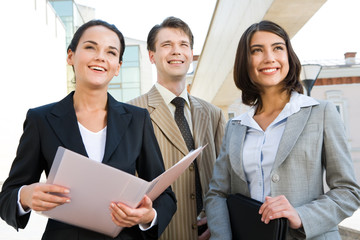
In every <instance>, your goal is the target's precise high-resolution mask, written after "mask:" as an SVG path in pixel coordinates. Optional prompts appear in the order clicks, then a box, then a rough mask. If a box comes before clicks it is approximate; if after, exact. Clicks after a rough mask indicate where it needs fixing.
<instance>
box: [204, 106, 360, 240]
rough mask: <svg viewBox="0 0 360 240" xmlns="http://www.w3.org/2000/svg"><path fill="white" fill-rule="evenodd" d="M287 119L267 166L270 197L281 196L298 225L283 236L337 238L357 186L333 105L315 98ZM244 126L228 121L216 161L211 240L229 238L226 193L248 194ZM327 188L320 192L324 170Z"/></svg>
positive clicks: (209, 199) (355, 201)
mask: <svg viewBox="0 0 360 240" xmlns="http://www.w3.org/2000/svg"><path fill="white" fill-rule="evenodd" d="M319 102H320V104H319V105H315V106H310V107H304V108H301V110H300V111H299V112H297V113H295V114H293V115H292V116H290V117H289V118H288V119H287V123H286V127H285V131H284V133H283V136H282V139H281V141H280V144H279V148H278V151H277V154H276V157H275V162H274V165H273V168H272V171H271V196H278V195H285V196H286V198H287V199H288V200H289V202H290V203H291V204H292V205H293V207H295V209H296V210H297V212H298V214H299V216H300V218H301V220H302V224H303V227H302V228H300V229H298V230H293V229H290V230H289V231H288V234H287V238H286V239H341V238H340V235H339V232H338V227H337V225H338V223H339V222H341V221H342V220H343V219H345V218H346V217H349V216H351V215H352V214H353V212H354V211H355V210H356V209H357V208H358V207H359V204H360V200H359V199H360V197H359V194H360V192H359V191H360V190H359V186H358V184H357V183H356V180H355V174H354V170H353V163H352V160H351V156H350V153H349V150H348V146H347V140H346V136H345V131H344V127H343V125H342V122H341V119H340V116H339V114H338V112H337V110H336V108H335V106H334V105H333V104H331V103H329V102H325V101H319ZM246 130H247V127H246V126H244V125H242V124H241V122H240V121H239V120H233V121H229V122H228V124H227V126H226V130H225V137H224V141H223V143H222V147H221V151H220V156H219V157H218V158H217V160H216V164H215V167H214V172H213V176H212V180H211V182H210V190H209V192H208V193H207V195H206V212H207V217H208V225H209V228H210V231H211V239H221V240H227V239H229V240H230V239H231V238H232V236H231V229H230V222H229V215H228V209H227V206H226V197H227V195H228V194H231V193H242V194H244V195H247V196H250V192H249V188H248V184H247V180H246V176H245V172H244V169H243V164H242V156H243V154H242V150H243V143H244V139H245V135H246ZM324 172H325V177H326V182H327V185H328V186H329V188H330V190H329V191H328V192H326V193H324V186H323V174H324Z"/></svg>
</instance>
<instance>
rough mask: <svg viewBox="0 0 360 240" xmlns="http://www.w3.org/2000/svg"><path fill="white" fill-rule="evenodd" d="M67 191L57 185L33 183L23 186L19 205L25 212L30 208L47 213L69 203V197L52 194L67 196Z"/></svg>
mask: <svg viewBox="0 0 360 240" xmlns="http://www.w3.org/2000/svg"><path fill="white" fill-rule="evenodd" d="M69 192H70V191H69V189H67V188H65V187H61V186H57V185H52V184H45V183H33V184H31V185H26V186H24V187H23V188H22V189H21V191H20V203H21V206H22V207H23V209H24V210H25V211H26V210H28V209H29V208H31V209H32V210H34V211H47V210H50V209H53V208H55V207H57V206H60V205H62V204H64V203H69V202H70V198H69V197H61V196H58V195H54V194H52V193H59V194H68V193H69Z"/></svg>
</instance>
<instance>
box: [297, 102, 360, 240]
mask: <svg viewBox="0 0 360 240" xmlns="http://www.w3.org/2000/svg"><path fill="white" fill-rule="evenodd" d="M323 119H324V120H323V125H324V126H323V131H324V132H323V148H322V164H323V167H324V169H325V172H326V183H327V185H328V187H329V188H330V190H329V191H328V192H326V193H325V194H324V195H321V196H319V198H318V199H316V200H314V201H312V202H310V203H308V204H304V205H302V206H299V207H297V208H296V210H297V211H298V213H299V216H300V218H301V220H302V223H303V229H304V232H305V234H306V238H312V237H314V236H316V235H319V234H321V233H324V232H326V231H328V230H329V228H330V227H331V226H334V227H335V226H337V225H338V224H339V223H340V222H341V221H342V220H343V219H345V218H347V217H349V216H351V215H352V214H353V212H354V211H355V210H357V209H358V207H359V204H360V200H359V199H360V195H359V194H360V193H359V186H358V184H357V183H356V179H355V174H354V169H353V163H352V159H351V156H350V151H349V148H348V145H347V139H346V136H345V130H344V126H343V124H342V120H341V119H340V115H339V113H338V112H337V110H336V108H335V106H334V105H333V104H332V103H327V104H326V106H325V110H324V117H323Z"/></svg>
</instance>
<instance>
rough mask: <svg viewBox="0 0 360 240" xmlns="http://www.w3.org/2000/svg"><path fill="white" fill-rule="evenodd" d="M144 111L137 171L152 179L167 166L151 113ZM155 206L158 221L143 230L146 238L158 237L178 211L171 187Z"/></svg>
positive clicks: (146, 178)
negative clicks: (155, 132) (155, 224)
mask: <svg viewBox="0 0 360 240" xmlns="http://www.w3.org/2000/svg"><path fill="white" fill-rule="evenodd" d="M144 113H145V117H144V126H143V138H142V141H143V143H142V150H141V155H140V159H139V161H138V166H137V172H138V174H139V177H141V178H142V179H145V180H147V181H151V180H153V179H154V178H156V177H157V176H159V175H160V174H162V173H163V172H164V170H165V167H164V163H163V159H162V156H161V152H160V148H159V145H158V142H157V140H156V137H155V134H154V130H153V127H152V123H151V120H150V116H149V113H148V111H147V110H144ZM153 208H155V210H156V212H157V215H158V218H157V219H158V223H157V226H154V227H152V228H151V229H149V230H148V231H145V232H143V234H145V235H146V237H145V238H146V239H158V238H159V237H160V235H161V233H162V232H163V231H164V230H165V228H166V227H167V225H168V224H169V222H170V220H171V218H172V216H173V215H174V214H175V212H176V198H175V194H174V193H173V191H172V190H171V188H170V187H169V188H167V189H166V190H165V191H164V192H163V193H162V194H161V195H160V196H159V197H158V198H157V199H156V200H154V202H153Z"/></svg>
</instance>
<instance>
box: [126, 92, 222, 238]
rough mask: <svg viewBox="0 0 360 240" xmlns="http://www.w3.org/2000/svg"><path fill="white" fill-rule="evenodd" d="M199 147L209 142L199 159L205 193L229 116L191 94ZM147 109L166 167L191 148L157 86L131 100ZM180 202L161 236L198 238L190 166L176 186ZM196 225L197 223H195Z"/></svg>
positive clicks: (196, 143)
mask: <svg viewBox="0 0 360 240" xmlns="http://www.w3.org/2000/svg"><path fill="white" fill-rule="evenodd" d="M189 100H190V105H191V118H192V124H193V135H194V136H193V137H194V141H195V148H197V147H199V146H203V145H205V144H208V145H207V147H206V148H205V149H204V150H203V152H202V153H201V155H200V156H199V157H198V158H197V161H198V165H199V172H200V181H201V185H202V191H203V195H205V193H206V192H207V191H208V189H209V181H210V179H211V175H212V171H213V166H214V163H215V160H216V158H217V156H218V155H219V151H220V147H221V142H222V138H223V135H224V127H225V119H224V116H223V114H222V112H221V110H220V109H219V108H217V107H215V106H214V105H212V104H210V103H208V102H206V101H204V100H201V99H198V98H195V97H193V96H190V95H189ZM129 103H130V104H133V105H136V106H139V107H142V108H146V109H147V110H148V111H149V113H150V118H151V121H152V124H153V127H154V132H155V136H156V138H157V140H158V143H159V146H160V150H161V153H162V156H163V159H164V164H165V168H166V169H168V168H170V167H171V166H173V165H174V164H175V163H176V162H177V161H178V160H180V159H181V158H183V157H184V156H185V155H186V154H187V153H188V152H189V151H188V149H187V147H186V144H185V142H184V140H183V138H182V136H181V133H180V130H179V128H178V126H177V125H176V122H175V120H174V116H172V114H171V113H170V111H169V109H168V106H166V104H165V102H164V100H163V98H162V97H161V95H160V93H159V92H158V90H157V89H156V87H155V86H153V87H152V88H151V89H150V91H149V92H148V93H146V94H144V95H142V96H140V97H138V98H135V99H133V100H131V101H130V102H129ZM172 189H173V191H174V192H175V194H176V198H177V201H178V205H177V206H178V208H177V212H176V213H175V215H174V217H173V218H172V220H171V222H170V224H169V226H168V227H167V228H166V230H165V231H164V233H163V234H162V236H161V238H160V239H166V240H177V239H178V240H192V239H197V228H196V217H197V216H196V201H195V172H194V167H193V166H190V167H189V168H188V169H187V170H186V171H185V172H184V173H183V174H182V175H181V176H180V177H179V179H178V180H177V181H176V182H175V183H174V184H173V185H172ZM194 224H195V225H194Z"/></svg>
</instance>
